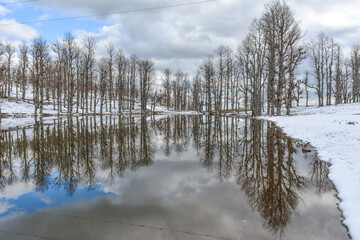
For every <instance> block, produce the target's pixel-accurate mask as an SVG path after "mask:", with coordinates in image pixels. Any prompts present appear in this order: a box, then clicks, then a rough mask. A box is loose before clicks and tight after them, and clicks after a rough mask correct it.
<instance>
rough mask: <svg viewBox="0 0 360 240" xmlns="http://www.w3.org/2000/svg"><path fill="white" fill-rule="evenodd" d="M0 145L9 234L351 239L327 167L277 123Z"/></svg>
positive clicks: (128, 121) (64, 130)
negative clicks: (302, 148) (342, 223)
mask: <svg viewBox="0 0 360 240" xmlns="http://www.w3.org/2000/svg"><path fill="white" fill-rule="evenodd" d="M0 140H1V142H0V189H1V192H0V239H59V240H78V239H86V240H92V239H94V240H98V239H200V240H201V239H204V240H205V239H260V240H261V239H296V240H297V239H299V240H300V239H301V240H302V239H326V240H329V239H336V240H339V239H348V237H347V232H346V229H345V228H344V227H343V226H342V225H341V214H340V212H339V210H338V209H337V203H338V200H337V199H336V197H335V194H336V192H335V191H334V189H333V186H332V184H331V182H330V181H329V180H328V178H327V174H328V165H327V164H326V163H325V162H322V161H320V160H319V159H318V158H317V157H316V156H315V155H314V151H312V152H311V153H307V154H304V153H302V152H301V147H302V145H301V143H300V142H297V141H294V140H292V139H291V138H289V137H287V136H285V135H284V133H283V132H282V131H281V130H280V129H279V128H277V127H276V126H275V125H274V124H272V123H270V122H266V121H259V120H250V119H248V120H245V119H239V118H230V117H229V118H227V117H205V116H174V117H167V118H163V119H158V120H156V121H155V120H152V121H149V120H148V121H146V120H145V119H142V120H141V119H138V118H129V117H121V118H110V117H103V118H99V117H97V118H94V117H89V118H78V119H77V118H73V119H72V120H71V119H60V120H58V121H54V123H52V124H42V123H38V124H36V125H34V126H32V127H30V128H19V129H15V130H11V131H1V132H0Z"/></svg>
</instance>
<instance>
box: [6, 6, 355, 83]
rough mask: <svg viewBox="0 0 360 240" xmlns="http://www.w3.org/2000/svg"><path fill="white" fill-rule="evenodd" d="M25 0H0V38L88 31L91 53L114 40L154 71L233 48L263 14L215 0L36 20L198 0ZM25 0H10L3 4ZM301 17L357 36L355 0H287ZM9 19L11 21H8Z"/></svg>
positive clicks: (317, 27) (310, 24)
mask: <svg viewBox="0 0 360 240" xmlns="http://www.w3.org/2000/svg"><path fill="white" fill-rule="evenodd" d="M23 1H24V0H22V1H21V0H6V1H5V0H1V1H0V4H1V5H0V19H1V20H0V38H1V39H2V40H3V41H4V42H12V43H14V44H15V45H18V44H20V43H21V42H23V41H26V42H28V41H31V40H32V39H33V38H34V37H36V36H39V35H41V36H43V37H44V38H45V39H47V40H48V41H49V42H51V41H53V40H54V39H56V38H61V37H63V36H64V33H66V32H72V33H73V34H74V36H75V37H76V38H77V39H82V38H84V37H85V36H88V35H93V36H94V37H95V38H96V40H97V54H98V55H99V56H105V54H106V45H107V43H108V42H110V41H111V42H112V43H113V44H114V46H115V47H116V48H117V49H123V50H124V52H125V53H127V54H129V55H130V54H136V55H137V56H138V57H140V58H148V59H151V60H153V61H154V63H155V67H156V69H157V71H160V72H161V71H163V70H164V69H165V68H167V67H168V68H170V69H171V70H172V71H173V72H175V71H177V70H178V69H181V70H183V71H185V72H188V73H189V74H190V76H191V75H193V74H194V73H196V70H197V69H198V66H199V64H200V63H201V61H202V59H204V58H206V57H208V56H209V55H213V53H214V50H215V48H216V47H218V46H219V45H225V46H230V47H231V48H232V49H234V50H235V49H236V47H237V46H238V45H239V44H240V43H241V41H242V39H243V38H244V36H245V35H246V33H247V30H248V27H249V25H250V23H251V21H252V20H253V19H254V18H259V17H261V15H262V13H263V11H264V4H265V3H266V2H268V1H265V0H260V1H254V0H217V1H216V0H215V1H207V2H202V3H198V4H192V5H183V6H177V7H171V8H163V9H156V10H147V11H134V12H128V13H123V14H112V15H105V16H104V15H103V16H97V17H89V18H81V19H68V20H62V21H49V22H37V23H27V24H26V23H24V22H29V21H30V22H31V21H37V20H52V19H59V18H74V17H79V16H87V15H98V14H103V13H115V12H122V11H132V10H139V9H146V8H154V7H162V6H169V5H176V4H186V3H196V2H200V1H204V0H172V1H170V0H131V1H129V0H127V1H126V0H101V1H98V0H37V1H29V2H23ZM15 2H23V3H16V4H8V3H15ZM287 4H288V5H289V6H290V8H291V9H292V11H293V12H294V13H295V18H296V19H297V20H299V21H300V22H301V27H302V30H303V32H304V33H305V35H304V40H305V41H308V40H311V39H314V38H315V37H316V36H317V35H318V34H319V33H320V32H321V31H322V32H325V33H326V34H328V35H329V36H332V37H334V38H335V39H336V40H338V41H339V42H341V43H342V44H343V46H345V47H347V48H350V47H351V46H352V45H354V44H358V43H360V14H358V9H360V1H357V0H344V1H341V2H340V1H338V0H326V1H325V0H288V1H287ZM9 24H10V25H9Z"/></svg>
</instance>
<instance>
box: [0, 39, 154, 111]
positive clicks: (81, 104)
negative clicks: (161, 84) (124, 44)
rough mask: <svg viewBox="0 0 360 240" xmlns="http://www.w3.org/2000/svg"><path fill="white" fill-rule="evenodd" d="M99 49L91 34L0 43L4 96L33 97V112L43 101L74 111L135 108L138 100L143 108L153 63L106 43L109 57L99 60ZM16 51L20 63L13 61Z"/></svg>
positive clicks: (0, 85)
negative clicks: (29, 42) (19, 43)
mask: <svg viewBox="0 0 360 240" xmlns="http://www.w3.org/2000/svg"><path fill="white" fill-rule="evenodd" d="M95 48H96V41H95V39H94V38H93V37H86V38H85V39H83V40H81V41H79V40H76V39H75V38H74V36H73V35H72V34H71V33H66V34H65V36H64V38H63V39H61V40H56V41H54V42H53V43H49V42H47V41H46V40H45V39H44V38H42V37H39V38H36V39H34V40H33V41H32V43H31V45H26V44H23V45H21V46H20V47H19V49H16V48H15V47H14V46H13V45H12V44H7V45H4V44H2V43H1V44H0V59H1V60H2V64H1V68H0V79H1V80H0V96H1V97H2V98H8V99H9V100H20V99H21V100H23V101H26V100H27V101H29V102H30V101H32V102H33V103H34V105H35V115H37V114H38V112H39V111H40V115H41V116H42V115H43V106H44V105H45V104H53V108H54V109H57V110H58V112H59V113H63V112H67V113H68V114H69V115H72V114H73V113H83V114H88V113H90V112H91V113H95V114H96V113H100V114H102V113H103V112H105V111H107V112H115V111H117V112H119V113H121V112H122V111H123V110H128V111H133V110H134V109H135V106H136V105H135V103H136V102H139V105H140V107H141V111H142V112H143V113H145V112H146V106H147V104H148V99H150V94H151V89H152V84H153V80H154V77H155V75H154V74H155V69H154V63H153V62H152V61H150V60H147V59H139V58H137V57H136V56H135V55H131V56H130V57H127V56H125V54H124V53H123V51H122V50H116V49H115V47H114V46H113V44H111V43H109V44H107V46H106V49H107V56H106V57H103V58H101V59H97V58H96V56H95ZM16 50H18V63H17V64H14V63H13V62H14V53H15V52H16ZM30 86H31V87H30ZM12 92H13V93H14V92H15V96H14V95H12V94H11V93H12ZM19 94H21V96H20V95H19ZM12 98H15V99H12ZM51 102H52V103H51Z"/></svg>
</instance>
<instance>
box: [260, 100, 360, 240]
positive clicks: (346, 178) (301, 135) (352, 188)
mask: <svg viewBox="0 0 360 240" xmlns="http://www.w3.org/2000/svg"><path fill="white" fill-rule="evenodd" d="M292 113H293V115H292V116H280V117H264V118H265V119H267V120H271V121H274V122H276V123H277V124H278V125H279V126H280V127H281V128H283V129H284V131H285V133H286V134H288V135H289V136H291V137H293V138H297V139H301V140H303V141H305V142H309V143H310V144H311V145H312V146H314V147H315V148H316V149H317V151H318V154H319V157H320V159H322V160H324V161H328V162H330V163H331V164H332V166H331V167H330V173H329V178H330V179H331V180H332V181H333V183H334V184H335V187H336V188H337V190H338V197H339V198H340V200H341V203H340V209H341V210H342V211H343V215H344V217H345V220H344V223H345V224H346V225H347V226H348V227H349V231H350V235H351V236H352V237H353V239H360V104H359V103H354V104H347V105H338V106H329V107H322V108H318V107H308V108H306V107H300V108H296V109H294V110H293V112H292Z"/></svg>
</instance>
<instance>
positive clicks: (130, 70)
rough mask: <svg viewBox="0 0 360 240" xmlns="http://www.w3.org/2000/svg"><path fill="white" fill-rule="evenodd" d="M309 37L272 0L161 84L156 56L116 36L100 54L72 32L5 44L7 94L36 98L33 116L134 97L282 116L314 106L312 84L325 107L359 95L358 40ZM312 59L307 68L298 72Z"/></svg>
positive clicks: (98, 109) (184, 107)
mask: <svg viewBox="0 0 360 240" xmlns="http://www.w3.org/2000/svg"><path fill="white" fill-rule="evenodd" d="M303 37H304V33H303V31H302V30H301V27H300V22H299V21H298V20H296V19H295V17H294V13H293V11H292V10H291V9H290V8H289V6H288V5H287V4H286V2H283V1H278V0H275V1H270V2H269V3H267V4H266V5H265V11H264V13H263V14H262V16H261V17H259V18H256V19H254V20H253V22H252V23H251V25H250V27H249V30H248V33H247V35H246V37H245V38H244V39H243V40H242V41H241V42H240V45H239V46H238V48H237V49H235V50H233V49H231V48H230V47H227V46H222V45H221V46H219V47H218V48H216V49H215V51H214V54H213V56H209V57H207V58H205V59H203V61H202V63H201V64H200V66H199V67H198V71H197V73H196V74H195V76H194V78H193V79H189V77H188V74H187V73H186V71H185V70H182V69H179V70H177V71H176V72H173V71H172V70H170V69H165V71H164V72H163V74H162V76H161V77H160V76H158V78H161V81H162V86H161V87H159V86H156V85H155V83H154V81H155V79H156V75H155V67H154V62H153V61H151V60H150V59H141V58H139V57H137V56H136V55H133V54H132V55H129V56H127V55H126V54H125V53H124V51H123V50H122V49H120V48H118V47H117V46H114V45H113V44H112V43H111V42H109V43H108V44H107V56H106V57H102V58H100V57H97V56H96V54H95V50H96V39H95V38H94V37H92V36H88V37H86V38H84V39H81V40H77V39H75V37H74V36H73V35H72V34H71V33H65V35H64V37H63V38H62V39H58V40H56V41H53V42H48V41H47V40H45V39H44V38H42V37H38V38H36V39H34V40H33V41H32V42H31V43H30V44H25V43H24V44H22V45H21V46H20V47H19V48H16V47H14V45H12V44H11V43H7V44H5V43H1V44H0V60H1V64H0V97H1V98H7V99H8V100H16V101H28V102H32V103H33V104H34V106H35V108H34V113H35V116H37V114H40V116H42V115H43V106H44V105H45V104H52V105H53V108H54V109H57V111H58V113H59V114H60V113H67V114H69V115H72V114H73V113H82V114H89V113H93V114H97V113H98V114H103V113H105V112H110V113H119V114H120V113H122V112H123V111H130V113H131V112H132V111H134V109H135V105H136V104H138V105H139V106H140V109H141V113H142V114H146V112H147V109H148V106H149V105H151V106H155V104H157V105H161V106H164V107H166V108H167V109H168V110H174V111H189V110H191V111H198V112H209V113H225V112H239V111H245V113H246V114H251V115H253V116H259V115H261V114H268V115H281V114H282V112H281V110H282V108H284V107H285V109H286V114H287V115H289V114H290V111H291V108H292V107H293V106H295V105H297V106H298V105H299V101H300V99H301V98H304V99H305V104H306V106H308V104H309V91H311V89H313V91H315V92H316V95H317V100H318V105H319V106H324V105H331V104H341V103H350V102H359V100H360V98H359V97H360V47H359V46H353V47H352V49H351V52H350V53H349V54H345V51H344V47H343V46H342V45H341V44H340V43H338V42H336V41H335V40H334V39H333V38H332V37H329V36H327V35H326V34H324V33H320V34H319V35H318V37H317V38H316V39H313V40H312V41H310V42H305V41H304V39H303ZM15 58H17V59H18V61H17V63H16V64H15V63H14V62H15ZM305 59H307V60H308V61H309V62H310V65H309V66H308V70H307V71H304V72H303V73H300V74H299V65H300V64H301V63H302V62H303V61H305ZM27 89H31V90H32V96H31V98H27V97H26V90H27ZM12 92H15V99H12V97H11V93H12ZM0 108H1V107H0Z"/></svg>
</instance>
